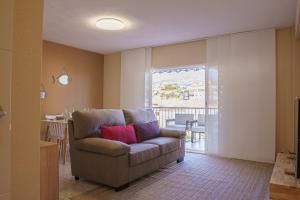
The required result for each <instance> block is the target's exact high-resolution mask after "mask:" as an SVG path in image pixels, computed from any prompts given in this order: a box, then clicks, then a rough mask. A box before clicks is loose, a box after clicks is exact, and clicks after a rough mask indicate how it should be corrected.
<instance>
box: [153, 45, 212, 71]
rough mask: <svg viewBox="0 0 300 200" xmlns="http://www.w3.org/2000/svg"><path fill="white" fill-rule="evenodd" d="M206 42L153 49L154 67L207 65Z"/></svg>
mask: <svg viewBox="0 0 300 200" xmlns="http://www.w3.org/2000/svg"><path fill="white" fill-rule="evenodd" d="M205 63H206V40H199V41H194V42H186V43H180V44H172V45H166V46H158V47H153V48H152V66H153V67H155V68H156V67H172V66H181V65H193V64H205Z"/></svg>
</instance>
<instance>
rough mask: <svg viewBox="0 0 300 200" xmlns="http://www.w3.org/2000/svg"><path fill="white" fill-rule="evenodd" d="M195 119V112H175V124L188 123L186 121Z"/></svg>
mask: <svg viewBox="0 0 300 200" xmlns="http://www.w3.org/2000/svg"><path fill="white" fill-rule="evenodd" d="M192 120H194V114H175V124H178V125H186V121H192Z"/></svg>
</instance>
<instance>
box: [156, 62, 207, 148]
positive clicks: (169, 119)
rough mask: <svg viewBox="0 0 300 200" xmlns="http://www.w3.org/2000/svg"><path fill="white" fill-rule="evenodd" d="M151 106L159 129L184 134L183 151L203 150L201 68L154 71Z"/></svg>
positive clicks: (203, 74)
mask: <svg viewBox="0 0 300 200" xmlns="http://www.w3.org/2000/svg"><path fill="white" fill-rule="evenodd" d="M152 106H153V110H154V112H155V114H156V116H157V119H158V120H159V123H160V126H161V127H167V128H169V129H175V130H181V131H186V132H187V137H186V147H187V149H189V150H193V151H202V152H204V151H205V68H204V66H202V65H198V66H186V67H178V68H174V69H161V70H156V71H154V72H153V74H152Z"/></svg>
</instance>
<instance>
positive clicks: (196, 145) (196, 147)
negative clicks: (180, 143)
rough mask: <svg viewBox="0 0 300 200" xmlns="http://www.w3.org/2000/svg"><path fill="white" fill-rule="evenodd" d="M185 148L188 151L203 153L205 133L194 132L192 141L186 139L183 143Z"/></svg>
mask: <svg viewBox="0 0 300 200" xmlns="http://www.w3.org/2000/svg"><path fill="white" fill-rule="evenodd" d="M185 148H186V149H187V151H188V152H196V153H197V152H199V153H204V152H205V135H204V134H201V135H200V134H196V137H195V139H194V142H191V141H190V140H188V141H187V142H186V143H185Z"/></svg>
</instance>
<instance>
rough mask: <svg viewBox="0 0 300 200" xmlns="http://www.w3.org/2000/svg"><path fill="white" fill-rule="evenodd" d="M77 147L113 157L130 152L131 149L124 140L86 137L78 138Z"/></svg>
mask: <svg viewBox="0 0 300 200" xmlns="http://www.w3.org/2000/svg"><path fill="white" fill-rule="evenodd" d="M75 148H76V149H79V150H82V151H88V152H93V153H98V154H104V155H108V156H113V157H117V156H121V155H124V154H128V153H129V151H130V146H129V145H127V144H125V143H123V142H119V141H114V140H107V139H103V138H85V139H80V140H77V141H76V142H75Z"/></svg>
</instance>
